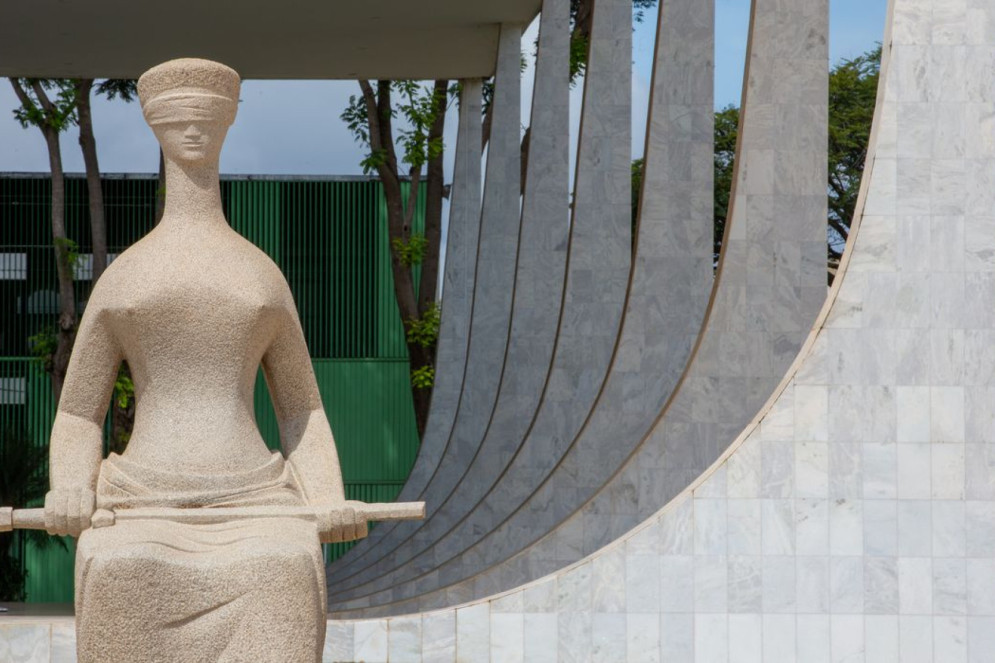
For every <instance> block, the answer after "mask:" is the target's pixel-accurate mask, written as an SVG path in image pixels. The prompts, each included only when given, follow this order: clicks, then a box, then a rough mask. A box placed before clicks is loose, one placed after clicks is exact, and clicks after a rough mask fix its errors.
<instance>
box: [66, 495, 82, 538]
mask: <svg viewBox="0 0 995 663" xmlns="http://www.w3.org/2000/svg"><path fill="white" fill-rule="evenodd" d="M79 521H80V496H79V495H72V494H70V495H69V496H68V498H67V499H66V524H65V527H64V529H63V531H62V533H63V534H70V535H73V536H75V535H76V534H78V533H79V532H78V530H77V527H79Z"/></svg>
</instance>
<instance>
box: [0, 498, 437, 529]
mask: <svg viewBox="0 0 995 663" xmlns="http://www.w3.org/2000/svg"><path fill="white" fill-rule="evenodd" d="M354 504H357V506H355V507H351V508H353V509H355V510H356V511H357V512H358V513H359V514H361V515H362V516H363V518H364V519H365V520H367V521H385V520H421V519H422V518H424V517H425V503H424V502H378V503H371V504H365V503H354ZM249 518H303V519H305V520H314V521H318V527H319V529H321V530H323V531H324V530H328V529H330V528H331V527H332V526H334V525H335V523H334V522H332V520H333V519H332V518H331V514H330V513H328V512H327V511H325V510H323V509H316V508H314V507H309V506H300V507H293V506H246V507H216V508H199V509H175V508H160V507H147V508H138V509H121V510H118V511H110V510H108V509H97V510H96V511H94V512H93V516H91V518H90V522H91V524H92V526H93V527H109V526H111V525H113V524H114V523H116V522H119V521H123V520H170V521H173V522H177V523H184V524H188V525H209V524H213V523H225V522H230V521H233V520H244V519H249ZM15 529H39V530H43V529H45V509H13V508H11V507H0V532H9V531H11V530H15Z"/></svg>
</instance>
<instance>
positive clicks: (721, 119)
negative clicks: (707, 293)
mask: <svg viewBox="0 0 995 663" xmlns="http://www.w3.org/2000/svg"><path fill="white" fill-rule="evenodd" d="M738 134H739V109H738V108H736V107H735V106H726V107H725V108H723V109H722V110H720V111H716V113H715V152H714V155H713V161H714V169H715V170H714V177H715V179H714V189H713V191H714V199H715V210H714V218H715V221H714V239H713V244H712V260H713V261H714V264H716V265H717V264H718V261H719V251H720V250H721V249H722V236H723V235H724V234H725V230H726V221H727V218H728V215H729V195H730V193H731V192H732V178H733V162H734V160H735V158H736V136H737V135H738Z"/></svg>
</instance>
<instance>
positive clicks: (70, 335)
mask: <svg viewBox="0 0 995 663" xmlns="http://www.w3.org/2000/svg"><path fill="white" fill-rule="evenodd" d="M42 133H43V134H45V143H46V144H47V146H48V162H49V166H50V167H51V169H52V243H53V244H54V248H55V268H56V273H57V274H58V279H59V324H58V343H57V345H56V349H55V354H54V355H53V356H52V372H51V375H52V394H53V396H54V397H55V402H56V403H58V402H59V397H60V396H62V385H63V383H64V382H65V379H66V369H67V368H68V366H69V356H70V355H71V354H72V351H73V343H74V342H75V340H76V293H75V291H74V288H73V268H72V262H71V260H70V253H71V251H70V245H69V238H68V237H67V235H66V182H65V175H64V174H63V171H62V152H61V151H60V149H59V133H58V131H56V130H55V129H52V128H50V127H44V128H42Z"/></svg>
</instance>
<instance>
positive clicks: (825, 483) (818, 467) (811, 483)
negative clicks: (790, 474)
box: [795, 442, 829, 497]
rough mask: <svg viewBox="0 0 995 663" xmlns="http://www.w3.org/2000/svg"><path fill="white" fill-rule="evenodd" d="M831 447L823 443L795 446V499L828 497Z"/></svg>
mask: <svg viewBox="0 0 995 663" xmlns="http://www.w3.org/2000/svg"><path fill="white" fill-rule="evenodd" d="M828 494H829V446H828V445H827V444H825V443H823V442H799V443H798V444H797V445H795V497H827V496H828Z"/></svg>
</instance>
